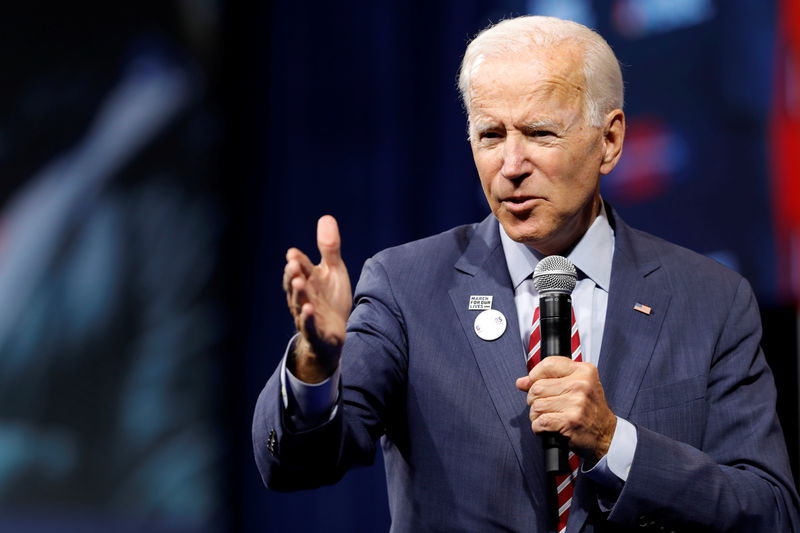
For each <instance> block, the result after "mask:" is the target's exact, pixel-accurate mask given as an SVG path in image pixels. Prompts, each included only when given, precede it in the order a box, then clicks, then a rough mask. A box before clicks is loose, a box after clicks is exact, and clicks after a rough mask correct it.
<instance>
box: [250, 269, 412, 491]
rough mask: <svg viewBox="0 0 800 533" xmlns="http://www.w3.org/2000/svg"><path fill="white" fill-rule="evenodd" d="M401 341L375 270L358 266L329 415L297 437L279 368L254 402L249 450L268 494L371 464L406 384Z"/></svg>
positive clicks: (398, 322)
mask: <svg viewBox="0 0 800 533" xmlns="http://www.w3.org/2000/svg"><path fill="white" fill-rule="evenodd" d="M406 347H407V342H406V336H405V330H404V327H403V321H402V313H401V312H400V311H399V309H398V307H397V304H396V302H395V300H394V297H393V294H392V287H391V284H390V281H389V279H388V277H387V275H386V272H385V270H384V269H383V267H382V265H381V264H380V263H379V262H378V261H377V260H375V259H370V260H368V261H367V263H366V264H365V265H364V269H363V271H362V273H361V279H360V280H359V282H358V285H357V287H356V292H355V306H354V309H353V313H352V314H351V316H350V319H349V320H348V324H347V337H346V340H345V344H344V348H343V351H342V360H341V380H340V385H339V386H340V391H339V398H338V400H337V405H336V414H335V416H333V417H332V418H331V419H330V420H328V421H326V422H325V423H323V424H321V425H319V426H317V427H313V428H309V429H306V430H302V431H300V430H296V429H295V428H294V427H293V425H292V423H291V414H292V413H287V412H286V409H285V408H284V402H283V400H282V395H283V391H282V387H281V379H280V368H278V369H277V370H276V371H275V373H274V374H273V375H272V376H271V377H270V379H269V381H268V382H267V384H266V386H265V387H264V389H263V390H262V392H261V394H260V396H259V398H258V401H257V403H256V408H255V414H254V417H253V428H252V431H253V448H254V453H255V459H256V464H257V465H258V469H259V471H260V473H261V476H262V479H263V480H264V483H265V484H266V485H267V486H268V487H270V488H272V489H275V490H280V491H289V490H300V489H311V488H316V487H319V486H322V485H327V484H332V483H335V482H336V481H338V480H339V479H341V477H342V476H343V475H344V474H345V473H346V472H347V470H348V469H349V468H350V467H351V466H353V465H355V464H371V463H372V462H373V461H374V458H375V448H376V446H375V442H376V441H377V439H378V438H380V437H381V435H383V433H384V432H385V431H386V420H387V417H388V416H389V413H390V412H391V411H393V410H394V409H395V408H396V407H395V406H396V405H397V404H398V400H397V398H398V397H400V396H401V394H400V392H401V391H402V385H403V383H404V380H405V369H406V368H407V366H406V355H405V354H406V351H407V349H406Z"/></svg>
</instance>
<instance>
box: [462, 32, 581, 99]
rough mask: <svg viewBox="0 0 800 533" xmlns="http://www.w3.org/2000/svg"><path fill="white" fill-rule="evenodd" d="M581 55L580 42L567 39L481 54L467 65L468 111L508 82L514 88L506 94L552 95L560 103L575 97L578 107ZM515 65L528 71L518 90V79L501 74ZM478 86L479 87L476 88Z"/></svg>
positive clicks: (493, 94)
mask: <svg viewBox="0 0 800 533" xmlns="http://www.w3.org/2000/svg"><path fill="white" fill-rule="evenodd" d="M582 57H583V56H582V51H581V48H580V46H579V45H577V44H575V43H572V42H569V41H567V42H562V43H560V44H557V45H554V46H550V47H546V48H532V49H529V50H526V51H523V52H521V53H517V54H515V55H500V56H486V55H483V54H482V55H480V56H478V57H477V58H476V59H475V61H474V63H473V65H472V68H471V69H470V74H471V76H470V78H471V80H472V83H470V112H473V111H477V109H480V108H482V107H483V105H482V103H481V102H482V100H484V99H491V98H492V97H496V96H498V95H499V94H501V93H502V92H503V90H504V89H506V88H508V87H509V86H512V87H514V88H515V89H516V90H514V91H511V92H506V96H509V95H511V94H516V95H517V96H518V97H520V99H524V100H526V101H530V100H533V99H555V100H556V101H557V102H559V103H562V104H564V103H572V102H573V101H574V100H575V99H579V102H578V103H579V107H583V105H584V104H585V97H586V77H585V74H584V71H583V61H582ZM482 67H483V68H482ZM518 67H521V68H524V69H525V70H524V71H523V72H524V75H525V74H527V75H528V79H526V80H524V82H523V83H525V84H527V90H520V87H519V86H518V84H519V83H520V82H521V81H520V80H517V79H511V78H509V77H508V76H507V75H506V74H505V72H506V71H508V70H509V69H516V68H518ZM478 88H480V91H476V89H478ZM478 92H480V94H477V93H478ZM475 104H478V105H477V106H476V105H475ZM581 111H583V110H582V109H581Z"/></svg>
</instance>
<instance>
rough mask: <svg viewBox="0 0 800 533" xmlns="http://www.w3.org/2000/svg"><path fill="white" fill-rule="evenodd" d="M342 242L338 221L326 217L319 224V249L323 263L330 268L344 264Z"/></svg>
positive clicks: (328, 216)
mask: <svg viewBox="0 0 800 533" xmlns="http://www.w3.org/2000/svg"><path fill="white" fill-rule="evenodd" d="M341 246H342V240H341V237H340V236H339V225H338V224H337V223H336V219H335V218H333V217H332V216H330V215H325V216H323V217H322V218H320V219H319V221H318V222H317V248H319V254H320V256H321V257H322V262H323V263H324V264H326V265H327V266H329V267H336V266H338V265H340V264H342V254H341Z"/></svg>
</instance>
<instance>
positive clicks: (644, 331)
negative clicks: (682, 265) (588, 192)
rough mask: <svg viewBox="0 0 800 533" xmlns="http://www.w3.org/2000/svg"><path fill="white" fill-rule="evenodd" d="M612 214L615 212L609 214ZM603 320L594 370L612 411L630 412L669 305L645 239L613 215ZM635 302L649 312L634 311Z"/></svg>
mask: <svg viewBox="0 0 800 533" xmlns="http://www.w3.org/2000/svg"><path fill="white" fill-rule="evenodd" d="M614 215H616V214H614ZM614 218H615V219H616V220H617V221H618V222H617V223H616V230H615V232H616V238H615V253H614V262H613V265H612V270H611V286H610V288H609V295H608V309H607V310H606V325H605V333H604V335H603V346H602V349H601V353H600V363H599V367H598V371H599V373H600V381H601V382H602V383H603V389H604V391H605V395H606V400H607V401H608V405H609V406H610V407H611V410H612V411H614V413H615V414H616V415H617V416H620V417H623V418H625V417H627V416H628V415H629V414H630V411H631V406H632V405H633V400H634V399H635V397H636V394H637V393H638V391H639V386H640V385H641V382H642V378H643V377H644V373H645V370H646V369H647V366H648V364H649V363H650V357H651V356H652V355H653V350H654V349H655V345H656V341H657V340H658V335H659V332H660V331H661V326H662V324H663V322H664V317H665V316H666V313H667V309H668V307H669V301H670V293H669V290H668V287H667V284H666V281H665V280H664V273H663V272H662V271H661V264H660V262H659V261H658V258H657V257H656V255H655V254H654V253H650V247H649V244H648V243H647V242H646V241H643V240H642V239H638V240H637V239H636V236H635V234H634V233H633V231H632V230H631V229H630V228H629V227H628V226H626V225H625V224H624V223H623V222H622V221H620V220H619V218H618V217H616V216H615V217H614ZM637 304H643V305H645V306H647V307H649V308H650V309H649V313H647V312H642V311H639V310H636V309H635V308H634V307H635V306H636V305H637Z"/></svg>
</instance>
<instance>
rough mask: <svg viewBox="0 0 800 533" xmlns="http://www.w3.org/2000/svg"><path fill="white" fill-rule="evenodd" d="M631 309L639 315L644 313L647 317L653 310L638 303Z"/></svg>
mask: <svg viewBox="0 0 800 533" xmlns="http://www.w3.org/2000/svg"><path fill="white" fill-rule="evenodd" d="M633 308H634V309H635V310H636V311H639V312H640V313H644V314H645V315H649V314H650V313H651V312H652V311H653V308H652V307H650V306H649V305H644V304H640V303H639V302H636V305H634V306H633Z"/></svg>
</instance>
